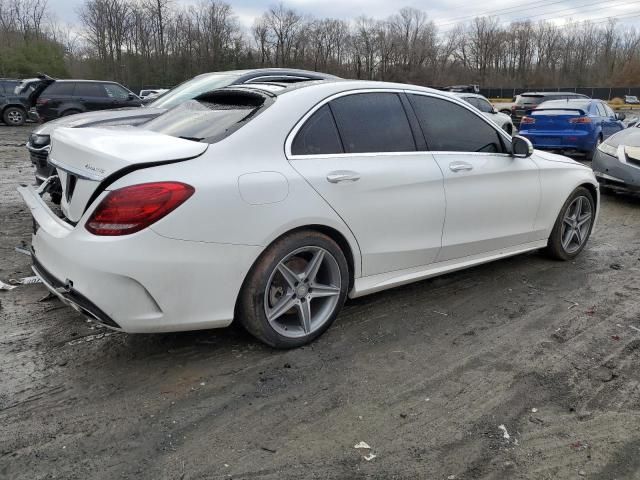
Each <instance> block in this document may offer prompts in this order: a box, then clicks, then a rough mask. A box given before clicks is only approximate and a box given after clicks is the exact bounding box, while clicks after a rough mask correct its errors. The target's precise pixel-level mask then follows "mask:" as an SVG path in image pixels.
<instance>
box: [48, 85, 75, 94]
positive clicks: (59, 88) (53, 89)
mask: <svg viewBox="0 0 640 480" xmlns="http://www.w3.org/2000/svg"><path fill="white" fill-rule="evenodd" d="M74 87H75V83H73V82H55V83H52V84H51V85H49V86H48V87H47V88H46V89H45V90H44V92H42V95H73V89H74Z"/></svg>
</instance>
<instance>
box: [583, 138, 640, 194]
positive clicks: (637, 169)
mask: <svg viewBox="0 0 640 480" xmlns="http://www.w3.org/2000/svg"><path fill="white" fill-rule="evenodd" d="M591 168H593V172H594V173H595V175H596V178H597V179H598V182H600V184H601V185H602V186H604V187H614V188H619V189H624V190H630V191H636V192H640V128H639V127H637V126H636V127H632V128H627V129H625V130H622V131H621V132H618V133H616V134H615V135H611V136H610V137H609V138H607V139H606V140H605V141H604V142H603V143H601V144H600V146H599V147H598V149H597V150H596V153H595V155H594V156H593V162H592V164H591Z"/></svg>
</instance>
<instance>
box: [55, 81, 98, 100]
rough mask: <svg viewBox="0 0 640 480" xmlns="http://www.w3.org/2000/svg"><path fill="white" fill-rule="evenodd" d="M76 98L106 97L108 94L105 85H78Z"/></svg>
mask: <svg viewBox="0 0 640 480" xmlns="http://www.w3.org/2000/svg"><path fill="white" fill-rule="evenodd" d="M54 85H55V84H54ZM75 96H76V97H106V96H107V92H106V90H105V89H104V85H102V84H100V83H77V84H76V90H75Z"/></svg>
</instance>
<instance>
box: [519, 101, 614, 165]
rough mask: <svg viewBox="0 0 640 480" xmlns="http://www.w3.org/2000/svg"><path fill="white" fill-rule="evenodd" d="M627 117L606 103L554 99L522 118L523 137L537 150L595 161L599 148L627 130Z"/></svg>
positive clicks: (520, 133)
mask: <svg viewBox="0 0 640 480" xmlns="http://www.w3.org/2000/svg"><path fill="white" fill-rule="evenodd" d="M624 118H625V116H624V114H622V113H615V112H614V111H613V110H612V109H611V107H609V105H607V104H606V103H605V102H603V101H602V100H591V99H588V100H585V99H576V100H551V101H548V102H544V103H541V104H540V106H539V107H538V108H536V109H535V110H532V111H531V112H528V114H527V115H526V116H525V117H523V118H522V121H521V123H520V132H519V135H522V136H523V137H526V138H528V139H529V140H530V141H531V143H533V146H534V147H535V148H538V149H541V150H561V151H563V152H580V153H584V154H586V156H587V159H589V160H591V159H592V158H593V155H594V153H595V151H596V149H597V148H598V145H600V144H601V143H602V142H603V141H604V140H605V139H606V138H608V137H609V136H611V135H613V134H614V133H617V132H619V131H620V130H623V129H624V128H625V126H624V124H623V123H622V120H624Z"/></svg>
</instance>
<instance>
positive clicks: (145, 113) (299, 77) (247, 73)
mask: <svg viewBox="0 0 640 480" xmlns="http://www.w3.org/2000/svg"><path fill="white" fill-rule="evenodd" d="M42 77H45V76H44V75H43V76H41V78H42ZM336 78H338V77H335V76H333V75H329V74H325V73H318V72H311V71H308V70H297V69H291V68H260V69H255V70H235V71H229V72H211V73H203V74H202V75H198V76H197V77H194V78H192V79H190V80H187V81H186V82H183V83H181V84H180V85H178V86H176V87H174V88H172V89H171V90H169V91H168V92H165V93H163V94H162V96H160V97H158V98H157V99H155V100H153V101H152V102H151V103H150V104H148V105H146V106H145V107H143V108H128V109H120V110H111V111H99V112H88V113H82V114H78V115H74V116H73V117H65V118H59V119H57V120H53V121H51V122H49V123H45V124H44V125H42V126H40V127H39V128H37V129H35V130H34V131H33V133H32V134H31V136H30V137H29V141H28V142H27V149H28V150H29V152H30V154H31V163H33V165H35V167H36V181H37V183H39V184H40V183H42V182H43V181H45V180H46V179H47V178H48V177H50V176H51V175H52V174H53V170H54V169H53V167H51V166H50V165H49V164H48V162H47V158H48V155H49V142H50V138H51V137H50V136H51V133H52V132H53V130H54V129H55V128H57V127H71V128H82V127H96V126H107V125H138V124H140V123H143V122H146V121H148V120H150V119H152V118H155V117H157V116H159V115H161V114H163V113H164V112H166V111H167V110H169V109H171V108H173V107H175V106H177V105H180V104H181V103H184V102H186V101H188V100H192V99H194V98H195V97H197V96H199V95H201V94H203V93H205V92H209V91H211V90H215V89H218V88H223V87H226V86H229V85H242V84H246V83H270V82H277V83H297V82H306V81H312V80H330V79H333V80H335V79H336ZM40 91H41V92H42V90H40ZM43 94H46V91H45V92H44V93H43ZM36 98H37V94H36ZM60 191H61V190H60V188H59V187H58V186H54V187H53V189H52V190H50V193H51V197H52V199H53V201H54V202H56V203H57V202H59V201H60Z"/></svg>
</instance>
